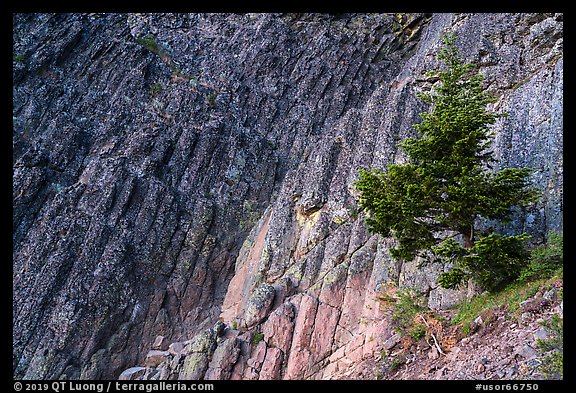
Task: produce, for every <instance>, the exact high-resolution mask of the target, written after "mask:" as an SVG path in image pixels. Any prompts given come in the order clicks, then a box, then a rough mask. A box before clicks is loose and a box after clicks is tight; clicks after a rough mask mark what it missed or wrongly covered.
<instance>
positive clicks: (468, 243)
mask: <svg viewBox="0 0 576 393" xmlns="http://www.w3.org/2000/svg"><path fill="white" fill-rule="evenodd" d="M462 236H464V248H465V249H467V250H469V249H471V248H472V247H474V227H470V228H468V229H467V230H465V231H463V232H462Z"/></svg>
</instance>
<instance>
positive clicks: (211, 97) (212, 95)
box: [206, 90, 218, 109]
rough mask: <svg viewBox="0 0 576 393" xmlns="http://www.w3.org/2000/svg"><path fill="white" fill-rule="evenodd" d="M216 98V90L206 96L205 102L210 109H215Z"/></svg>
mask: <svg viewBox="0 0 576 393" xmlns="http://www.w3.org/2000/svg"><path fill="white" fill-rule="evenodd" d="M217 97H218V93H216V90H212V91H211V92H210V94H208V96H206V102H207V103H208V106H209V107H210V108H212V109H214V108H216V98H217Z"/></svg>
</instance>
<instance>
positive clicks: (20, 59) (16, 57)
mask: <svg viewBox="0 0 576 393" xmlns="http://www.w3.org/2000/svg"><path fill="white" fill-rule="evenodd" d="M12 60H14V61H16V62H18V63H24V62H25V61H26V58H25V57H24V55H23V54H21V53H16V52H14V53H12Z"/></svg>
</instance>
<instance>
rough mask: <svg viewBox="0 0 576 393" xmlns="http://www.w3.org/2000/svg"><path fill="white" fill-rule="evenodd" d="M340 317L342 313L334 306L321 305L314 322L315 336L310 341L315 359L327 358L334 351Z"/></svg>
mask: <svg viewBox="0 0 576 393" xmlns="http://www.w3.org/2000/svg"><path fill="white" fill-rule="evenodd" d="M339 317H340V311H339V310H338V309H336V308H334V307H332V306H328V305H326V304H323V303H321V304H320V305H319V306H318V312H317V313H316V318H315V321H314V334H313V335H312V339H311V340H310V349H311V350H312V352H313V353H314V359H315V360H320V359H323V358H325V357H326V356H328V355H329V354H330V352H331V351H332V343H333V341H334V331H335V330H336V324H337V323H338V318H339Z"/></svg>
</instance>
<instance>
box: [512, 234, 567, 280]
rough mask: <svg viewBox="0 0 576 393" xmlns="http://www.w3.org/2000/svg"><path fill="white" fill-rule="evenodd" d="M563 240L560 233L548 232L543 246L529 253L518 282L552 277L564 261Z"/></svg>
mask: <svg viewBox="0 0 576 393" xmlns="http://www.w3.org/2000/svg"><path fill="white" fill-rule="evenodd" d="M563 246H564V238H563V236H562V234H561V233H557V232H550V233H549V234H548V241H547V242H546V244H545V245H541V246H538V247H536V248H534V249H533V250H532V251H531V252H530V258H529V262H528V265H527V266H526V268H525V269H524V270H523V271H522V272H521V273H520V277H519V281H522V282H526V281H529V280H535V279H539V278H548V277H552V276H553V275H554V274H555V273H556V272H557V271H558V270H560V269H561V268H562V262H563V261H564V250H563Z"/></svg>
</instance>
